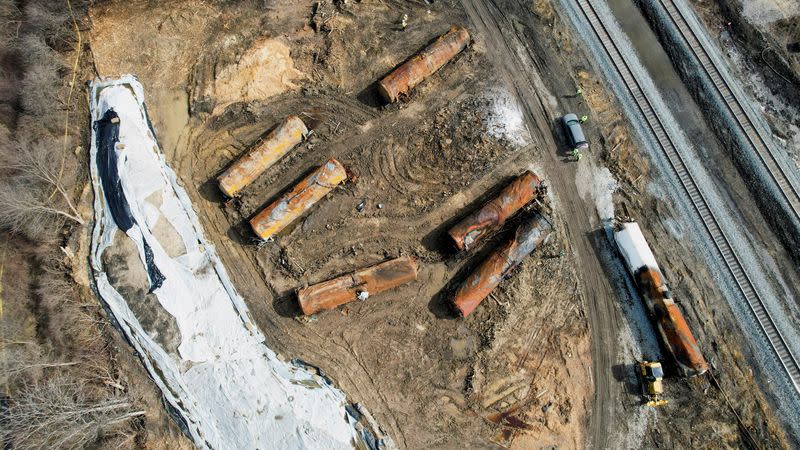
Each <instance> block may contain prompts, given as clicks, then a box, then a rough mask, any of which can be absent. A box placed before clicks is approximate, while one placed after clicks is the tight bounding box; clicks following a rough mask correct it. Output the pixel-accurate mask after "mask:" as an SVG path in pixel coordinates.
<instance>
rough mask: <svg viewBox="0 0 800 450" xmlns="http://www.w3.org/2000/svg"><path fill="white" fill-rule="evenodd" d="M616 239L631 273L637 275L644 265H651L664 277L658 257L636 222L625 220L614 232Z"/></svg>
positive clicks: (650, 266)
mask: <svg viewBox="0 0 800 450" xmlns="http://www.w3.org/2000/svg"><path fill="white" fill-rule="evenodd" d="M614 240H615V241H616V242H617V248H618V249H619V252H620V253H621V254H622V258H623V259H624V260H625V265H627V266H628V271H629V272H630V273H631V275H635V274H636V272H638V271H639V269H641V268H642V267H649V268H651V269H653V270H655V271H656V272H658V274H659V275H660V276H661V279H662V280H663V279H664V274H663V273H661V269H660V268H659V267H658V263H657V262H656V257H655V256H653V252H652V251H651V250H650V246H649V245H647V241H646V240H645V238H644V235H643V234H642V230H641V229H640V228H639V224H637V223H636V222H625V223H623V224H622V225H621V226H620V228H619V230H617V231H615V232H614Z"/></svg>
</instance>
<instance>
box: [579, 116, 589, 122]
mask: <svg viewBox="0 0 800 450" xmlns="http://www.w3.org/2000/svg"><path fill="white" fill-rule="evenodd" d="M587 120H589V116H581V123H586V121H587Z"/></svg>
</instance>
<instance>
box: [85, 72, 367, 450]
mask: <svg viewBox="0 0 800 450" xmlns="http://www.w3.org/2000/svg"><path fill="white" fill-rule="evenodd" d="M143 99H144V93H143V89H142V86H141V84H140V83H139V82H138V81H137V80H136V78H135V77H133V76H131V75H127V76H123V77H121V78H119V79H113V80H96V81H94V82H93V83H92V84H91V89H90V98H89V103H90V112H91V116H92V123H93V124H94V122H95V121H96V120H98V119H100V118H102V117H103V115H104V114H105V113H106V111H108V110H109V109H113V110H114V111H115V112H116V113H117V114H118V115H119V118H120V122H119V125H120V128H119V143H120V144H121V145H120V144H118V145H117V147H116V150H115V151H116V154H117V156H118V164H117V166H118V167H117V168H118V172H119V176H120V180H121V184H122V189H123V192H124V193H125V196H126V198H127V203H128V205H129V207H130V209H131V213H132V215H133V217H134V219H135V221H136V224H135V225H134V226H133V227H132V228H131V229H129V230H128V232H127V233H125V234H123V232H122V231H121V230H120V229H119V228H118V227H117V226H116V224H115V222H114V220H113V218H112V217H111V214H110V211H109V209H108V205H107V204H106V198H105V196H104V192H103V186H102V184H101V180H100V175H99V171H98V166H97V158H96V156H97V151H98V148H97V141H96V136H95V133H96V132H95V131H94V127H93V132H92V145H91V162H90V166H91V175H92V185H93V187H94V193H95V200H94V208H95V227H94V230H93V234H92V250H91V264H92V269H93V272H94V277H95V281H96V286H97V290H98V292H99V295H100V296H101V297H102V300H103V301H104V302H105V303H106V304H107V305H108V308H109V310H110V311H111V313H112V314H113V316H114V318H115V319H116V320H117V321H118V323H119V326H120V328H121V329H122V331H123V332H124V333H125V335H126V337H127V338H128V339H129V340H130V342H131V344H132V345H133V346H134V347H135V348H136V350H137V351H138V352H139V353H140V356H141V358H142V361H143V362H144V364H145V366H146V368H147V370H148V371H149V373H150V375H151V376H152V377H153V379H154V380H155V382H156V384H157V385H158V386H159V387H160V388H161V390H162V392H163V394H164V397H165V399H166V401H167V402H168V403H169V404H170V405H171V406H172V407H173V408H174V410H175V412H176V413H177V414H178V415H179V416H180V417H181V418H182V419H183V420H184V421H185V428H186V430H187V432H188V434H189V435H190V437H191V438H192V439H193V441H194V443H195V444H196V445H197V446H198V447H200V448H217V449H245V448H247V449H256V448H260V449H272V448H298V449H299V448H318V449H334V448H353V447H354V446H355V445H356V442H359V444H362V442H360V441H362V439H361V437H360V436H362V435H361V433H359V431H357V429H356V426H357V425H356V420H355V419H354V418H353V417H352V416H351V415H350V414H348V412H347V411H346V410H345V406H346V405H347V402H346V399H345V396H344V394H343V393H342V392H341V391H339V390H338V389H335V388H334V387H332V386H330V385H329V384H328V383H327V381H326V380H325V379H323V378H322V377H320V376H318V375H317V374H312V373H310V372H309V371H306V370H304V369H303V368H302V367H300V366H298V365H294V364H289V363H285V362H282V361H280V360H279V359H278V358H277V357H276V355H275V353H274V352H273V351H272V350H270V349H269V348H267V347H266V346H265V345H264V343H263V340H264V339H263V336H262V335H261V333H260V332H259V330H258V329H257V327H256V326H255V324H254V323H253V322H252V321H251V320H250V318H249V316H248V311H247V307H246V305H245V303H244V301H243V300H242V298H241V297H240V296H239V295H238V294H237V293H236V290H235V289H234V287H233V285H232V284H231V281H230V279H229V278H228V276H227V274H226V272H225V268H224V267H223V266H222V263H221V262H220V260H219V258H218V256H217V255H216V253H215V251H214V247H213V245H211V243H209V242H207V241H206V240H205V237H204V236H203V232H202V230H201V228H200V225H199V222H198V218H197V216H196V214H195V213H194V211H193V209H192V206H191V201H190V200H189V197H188V196H187V194H186V192H185V191H184V190H183V188H182V187H181V186H180V185H179V184H178V182H177V178H176V176H175V173H174V172H173V171H172V170H171V169H170V168H169V167H168V166H167V165H166V163H165V160H164V156H163V154H162V153H161V152H160V150H159V147H158V143H157V141H156V138H155V136H154V135H153V132H152V129H151V128H150V126H149V122H148V120H147V115H146V110H145V107H144V101H143ZM156 192H160V193H161V199H162V203H161V205H160V207H154V206H153V205H151V204H149V203H147V202H145V199H146V198H147V197H148V196H150V195H151V194H153V193H156ZM162 216H163V218H165V219H166V220H167V221H168V222H169V223H170V224H171V225H172V226H173V227H174V228H175V229H176V230H177V232H178V234H179V235H180V236H181V238H182V240H183V244H184V246H185V248H186V253H185V254H183V255H180V256H178V257H176V258H174V259H173V258H170V257H169V256H168V255H167V252H166V251H165V249H164V247H165V246H162V244H161V243H160V242H159V241H158V240H157V239H156V238H155V237H154V236H153V234H152V233H151V229H150V227H151V226H153V225H154V224H155V223H156V222H157V220H158V218H159V217H162ZM115 239H116V240H119V239H131V240H133V241H134V242H135V245H136V247H137V248H138V249H139V257H140V259H141V260H142V263H143V264H146V263H145V256H144V255H145V254H144V242H146V243H147V244H148V245H149V247H150V248H151V249H152V252H153V263H154V264H155V265H156V266H157V268H158V269H159V270H160V271H161V273H162V274H163V275H164V276H165V280H164V282H163V284H162V285H161V286H160V287H159V288H158V289H156V290H155V291H154V294H155V295H156V296H157V298H158V301H159V302H160V303H161V305H162V306H163V307H164V309H165V310H166V311H167V312H168V313H169V314H171V315H172V316H174V318H175V322H176V323H177V326H178V328H179V330H180V333H181V339H182V340H181V343H180V346H179V347H178V354H177V355H176V354H174V353H168V352H166V351H165V350H164V349H163V348H162V347H161V346H160V345H159V344H158V343H157V342H155V341H154V340H153V339H151V337H150V336H149V335H148V334H147V333H146V332H145V330H144V329H143V328H142V326H141V324H140V322H139V320H138V319H137V317H136V316H135V315H134V314H133V312H132V311H131V309H130V308H129V307H128V304H127V303H126V301H125V299H124V298H123V297H122V296H121V295H120V293H119V292H117V291H116V290H115V289H114V287H113V286H112V285H111V284H110V283H109V280H108V278H107V276H106V273H105V269H104V266H103V262H102V259H101V256H102V254H103V251H104V250H105V249H106V248H107V247H109V246H111V245H114V241H115ZM132 301H135V300H133V299H132ZM351 411H352V410H351ZM358 429H359V430H361V429H362V427H361V424H358Z"/></svg>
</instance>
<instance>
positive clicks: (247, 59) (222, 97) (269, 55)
mask: <svg viewBox="0 0 800 450" xmlns="http://www.w3.org/2000/svg"><path fill="white" fill-rule="evenodd" d="M206 67H208V68H210V69H213V74H206V73H204V74H203V75H211V76H213V79H212V80H210V82H205V83H202V82H201V81H199V80H195V81H196V82H197V83H202V84H203V85H204V86H205V90H204V92H202V93H201V94H200V95H202V97H203V98H210V99H213V103H214V108H213V110H212V114H219V113H221V112H222V111H224V110H225V108H226V107H227V106H228V105H230V104H232V103H236V102H253V101H263V100H267V99H268V98H270V97H272V96H274V95H277V94H280V93H282V92H284V91H286V90H293V89H296V88H297V85H296V84H295V81H297V80H299V79H302V78H305V75H304V74H303V73H302V72H300V71H299V70H297V69H295V68H294V61H293V60H292V57H291V55H290V54H289V47H288V46H287V45H286V43H284V42H281V41H280V40H277V39H260V40H258V41H256V43H255V44H254V45H253V46H252V47H250V48H249V49H247V51H246V52H245V53H244V54H243V55H241V56H239V57H238V58H237V61H236V62H234V63H231V64H229V65H226V66H224V67H222V68H221V69H220V67H219V64H215V65H213V66H212V65H208V66H206ZM195 76H197V73H195ZM195 95H198V94H197V93H195ZM195 101H196V100H195Z"/></svg>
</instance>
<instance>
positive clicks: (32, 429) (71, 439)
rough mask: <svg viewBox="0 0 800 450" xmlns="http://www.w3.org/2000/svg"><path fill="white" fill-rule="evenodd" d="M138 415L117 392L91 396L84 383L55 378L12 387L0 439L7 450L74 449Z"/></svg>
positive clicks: (83, 445)
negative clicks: (11, 395)
mask: <svg viewBox="0 0 800 450" xmlns="http://www.w3.org/2000/svg"><path fill="white" fill-rule="evenodd" d="M144 414H145V412H144V411H141V410H136V409H135V408H134V407H133V405H132V403H131V402H130V401H129V400H128V399H127V398H125V397H123V396H120V395H111V396H107V397H103V398H100V399H95V398H92V395H91V390H90V389H89V388H88V387H87V386H86V385H85V384H83V383H76V382H74V381H73V380H68V379H66V378H63V377H60V376H56V377H53V378H50V379H49V380H47V381H45V382H43V383H41V384H36V385H29V386H25V387H23V388H21V389H20V390H18V391H17V395H15V397H14V399H13V400H12V401H11V402H10V404H9V405H8V408H7V409H6V410H5V411H3V412H2V416H0V425H1V426H0V440H2V441H3V442H5V443H7V444H10V445H11V446H12V447H13V448H30V449H51V448H59V449H79V448H84V447H86V446H87V445H89V444H92V443H94V442H95V441H97V440H98V439H99V438H100V437H102V436H103V435H104V434H107V433H113V432H114V431H115V427H117V426H119V425H121V424H123V423H125V422H127V421H129V420H130V419H131V418H134V417H137V416H143V415H144Z"/></svg>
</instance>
